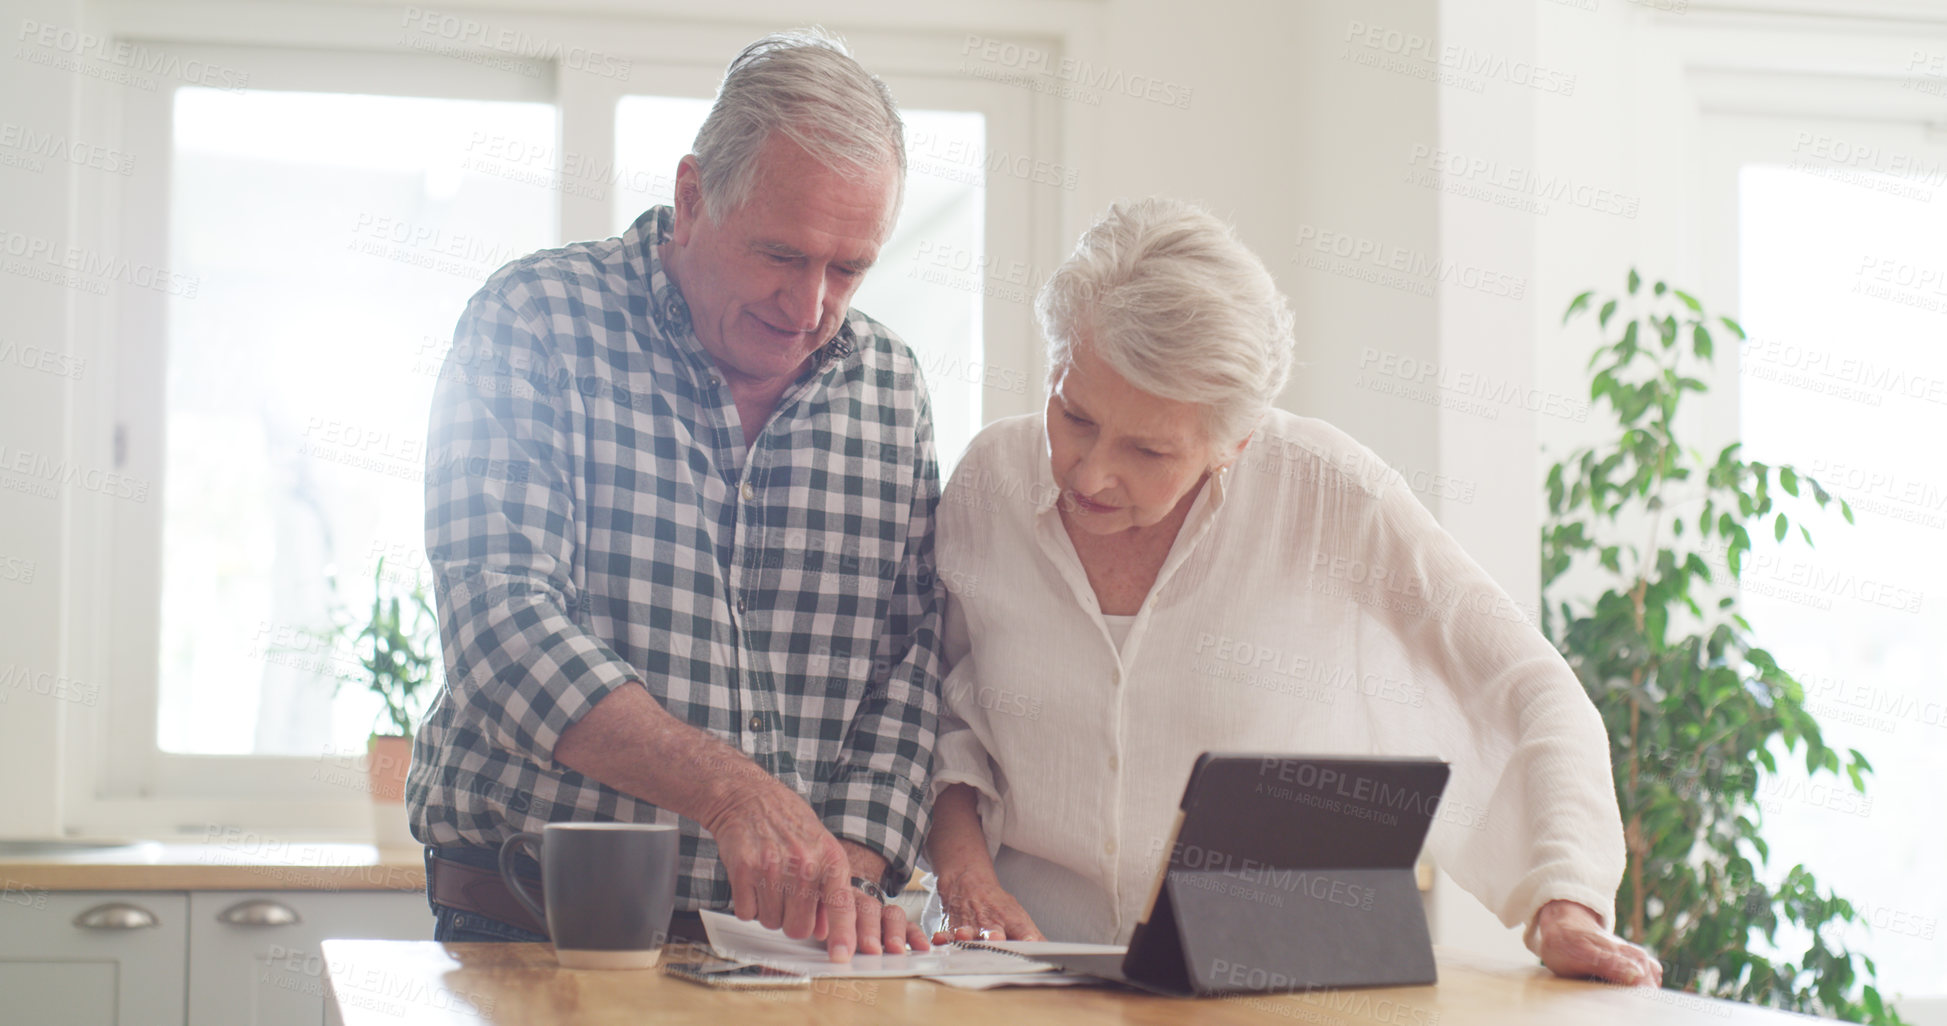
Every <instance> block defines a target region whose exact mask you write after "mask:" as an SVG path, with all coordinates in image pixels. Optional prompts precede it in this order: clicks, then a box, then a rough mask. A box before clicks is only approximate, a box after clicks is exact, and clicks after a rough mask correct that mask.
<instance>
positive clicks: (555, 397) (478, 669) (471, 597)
mask: <svg viewBox="0 0 1947 1026" xmlns="http://www.w3.org/2000/svg"><path fill="white" fill-rule="evenodd" d="M563 380H569V379H568V378H567V377H566V376H565V375H564V374H556V373H555V368H554V365H553V361H552V359H551V355H550V352H549V347H548V345H547V338H546V336H545V334H544V332H541V331H537V330H535V328H534V327H533V325H532V323H531V321H529V320H527V319H524V318H522V317H521V316H520V315H519V314H518V313H517V312H516V310H515V309H514V308H513V307H512V306H511V305H510V304H509V303H508V302H507V300H506V299H505V298H503V296H502V295H501V293H500V290H499V288H497V287H496V286H495V285H494V284H489V285H488V286H487V287H486V288H483V289H482V290H481V291H480V292H478V293H476V294H475V295H474V297H473V299H472V300H471V301H470V302H469V303H468V304H467V308H466V311H465V313H463V314H462V315H461V317H460V322H459V324H458V326H457V327H456V328H455V331H454V345H453V349H452V350H451V351H450V352H449V353H448V354H447V358H446V363H445V365H444V367H443V368H442V369H441V372H440V381H439V385H438V387H437V388H436V390H435V392H434V398H433V409H432V420H431V425H430V428H429V431H428V440H427V448H426V453H427V455H426V459H427V463H426V553H427V558H428V561H429V563H430V564H431V567H432V570H433V574H434V589H435V597H436V600H437V604H438V612H439V627H440V640H441V645H442V648H443V652H444V655H445V659H446V668H447V669H446V676H447V687H448V688H449V689H451V690H452V692H453V693H454V695H453V697H454V698H455V699H457V700H458V702H459V703H460V705H461V706H462V707H463V708H468V709H471V710H474V711H475V713H476V715H477V716H478V717H479V720H480V722H481V723H482V725H483V728H484V732H485V734H486V736H487V738H488V740H489V742H490V743H492V744H494V745H495V746H497V747H500V748H502V749H505V750H507V751H511V752H515V753H518V754H521V755H524V756H526V757H528V758H529V759H532V760H534V761H535V762H538V763H541V764H544V765H545V764H548V763H550V762H552V760H553V756H554V747H555V744H556V743H557V742H558V741H559V740H560V738H561V733H562V731H564V730H566V729H567V728H568V727H569V725H571V724H573V723H574V722H575V721H576V720H578V719H580V718H581V717H582V716H583V715H584V714H586V713H587V712H588V710H589V709H591V708H593V707H594V705H595V704H596V703H597V702H600V701H601V700H602V699H603V698H604V697H605V696H607V694H608V693H609V692H610V691H612V690H614V689H615V688H617V687H620V686H621V685H623V684H625V683H627V682H628V681H629V680H630V679H632V678H635V677H636V676H637V673H636V671H635V670H634V669H633V668H632V667H630V666H629V664H628V663H626V662H624V661H623V660H622V658H621V657H620V656H618V655H617V654H616V653H615V652H614V650H613V649H611V648H610V647H609V646H608V645H607V644H605V643H603V642H602V641H601V640H599V639H598V638H596V637H594V636H593V635H591V634H590V633H589V632H588V631H587V630H585V629H583V626H582V625H581V624H579V623H577V622H576V619H575V616H574V615H573V611H574V610H576V609H578V608H579V607H580V605H581V602H582V594H581V592H580V590H579V589H578V588H577V586H576V583H575V578H576V575H575V573H574V572H573V560H574V552H575V529H574V511H575V502H574V486H573V481H574V475H573V467H572V455H571V451H570V444H571V438H572V434H571V431H570V429H569V424H570V418H571V414H572V412H573V411H572V409H571V408H570V406H569V404H570V403H572V402H574V401H575V393H574V390H573V389H572V388H567V387H562V386H561V385H560V382H561V381H563Z"/></svg>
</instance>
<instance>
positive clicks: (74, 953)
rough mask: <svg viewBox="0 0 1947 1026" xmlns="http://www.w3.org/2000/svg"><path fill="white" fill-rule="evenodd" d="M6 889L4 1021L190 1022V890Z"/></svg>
mask: <svg viewBox="0 0 1947 1026" xmlns="http://www.w3.org/2000/svg"><path fill="white" fill-rule="evenodd" d="M0 897H4V899H5V900H3V901H0V1022H7V1023H31V1024H33V1026H183V994H184V986H185V980H184V974H183V968H184V960H183V953H184V951H185V950H186V943H185V942H186V940H187V939H188V936H189V926H188V913H189V896H188V895H186V894H182V893H167V892H162V893H158V892H145V891H124V892H116V893H103V892H80V893H64V892H49V891H42V890H32V889H15V888H12V887H9V888H7V889H6V890H5V892H4V894H0ZM422 907H423V902H422ZM312 1021H316V1020H312Z"/></svg>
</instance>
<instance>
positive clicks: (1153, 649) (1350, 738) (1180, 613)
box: [933, 411, 1623, 943]
mask: <svg viewBox="0 0 1947 1026" xmlns="http://www.w3.org/2000/svg"><path fill="white" fill-rule="evenodd" d="M1059 495H1060V489H1059V487H1058V486H1057V485H1056V483H1055V481H1054V478H1053V476H1052V473H1051V471H1050V469H1049V463H1048V447H1047V440H1046V437H1045V435H1044V433H1043V428H1042V422H1041V416H1040V415H1031V416H1024V417H1014V418H1010V419H1007V420H1002V421H998V422H996V423H994V424H992V425H990V426H988V427H987V429H986V430H984V431H982V432H981V433H980V435H979V437H977V438H975V439H974V442H973V444H972V446H971V447H969V449H968V450H967V454H966V456H965V457H964V458H963V459H962V460H961V462H960V465H959V468H958V469H957V470H956V471H955V473H954V475H953V479H952V481H951V482H950V483H949V484H948V486H947V488H946V491H945V493H944V495H943V496H942V498H941V502H940V518H939V529H938V535H937V545H938V562H939V569H940V575H941V577H942V578H943V579H944V580H945V581H946V583H947V587H948V601H947V613H946V638H945V643H946V659H947V665H948V666H949V667H950V670H949V672H948V675H947V678H946V682H945V685H944V694H945V699H946V707H947V713H946V715H945V716H944V717H943V720H942V723H941V728H940V729H941V736H940V742H939V747H938V748H937V750H936V755H935V771H936V776H935V778H934V782H933V793H934V795H935V796H937V795H938V794H939V792H940V791H941V790H943V789H944V788H945V787H946V786H947V785H950V784H955V783H964V784H968V785H971V786H972V787H974V788H975V789H977V790H978V791H979V793H980V798H979V808H980V814H981V820H982V823H983V825H984V829H985V832H986V836H987V842H988V850H989V852H990V853H992V854H994V855H995V869H996V871H997V873H998V875H999V878H1000V882H1001V884H1002V885H1003V886H1004V887H1006V888H1007V889H1008V891H1009V892H1011V893H1012V894H1013V895H1014V896H1015V897H1016V898H1017V899H1018V900H1020V902H1021V903H1022V905H1023V906H1024V907H1025V908H1026V909H1027V911H1028V913H1029V914H1030V915H1032V916H1033V917H1034V920H1035V923H1036V925H1038V926H1039V927H1040V928H1041V930H1042V932H1043V933H1045V934H1046V935H1047V936H1049V937H1050V938H1052V939H1058V940H1077V941H1100V942H1115V943H1126V942H1127V941H1128V939H1129V935H1130V933H1131V932H1132V931H1133V930H1134V929H1135V925H1136V923H1137V921H1138V920H1139V919H1140V918H1141V916H1142V914H1143V912H1144V910H1145V905H1146V903H1147V901H1148V898H1149V890H1150V884H1151V881H1152V880H1153V879H1154V876H1155V872H1156V868H1157V865H1158V863H1159V862H1160V861H1161V860H1162V858H1163V856H1164V854H1165V852H1164V848H1165V846H1166V845H1167V844H1168V843H1169V839H1170V833H1171V829H1172V827H1173V825H1174V821H1175V812H1176V804H1177V801H1178V799H1179V798H1181V796H1182V792H1183V785H1184V783H1185V781H1186V780H1187V779H1188V776H1189V772H1190V767H1191V764H1192V763H1193V762H1194V761H1195V759H1196V757H1197V755H1198V754H1199V753H1202V752H1204V751H1207V750H1218V751H1246V752H1276V751H1284V752H1294V753H1303V754H1314V755H1326V754H1338V755H1346V754H1361V755H1363V754H1387V755H1431V756H1437V757H1439V758H1443V759H1446V760H1448V761H1449V762H1451V763H1452V764H1453V771H1452V777H1451V780H1450V783H1449V785H1448V788H1447V792H1446V794H1445V796H1444V797H1443V798H1442V800H1441V802H1440V806H1439V811H1438V814H1437V816H1436V819H1435V822H1434V825H1433V829H1432V831H1431V833H1430V834H1429V836H1428V840H1427V845H1428V850H1429V851H1430V853H1431V854H1432V856H1433V858H1434V859H1435V861H1437V862H1438V863H1439V865H1440V866H1441V867H1442V868H1443V869H1445V870H1446V871H1447V872H1448V873H1449V874H1451V875H1452V876H1453V878H1454V879H1455V880H1456V881H1457V882H1459V883H1460V885H1461V886H1463V887H1465V888H1466V889H1467V890H1468V891H1470V892H1471V893H1473V894H1474V895H1475V896H1476V897H1478V898H1479V899H1480V900H1481V901H1482V902H1483V903H1484V904H1485V905H1486V906H1487V907H1488V908H1489V909H1490V910H1492V911H1493V912H1494V913H1495V914H1496V915H1497V916H1499V917H1500V919H1501V921H1502V922H1503V923H1504V924H1506V925H1509V926H1514V925H1517V924H1519V923H1523V922H1525V921H1527V920H1528V919H1529V918H1530V917H1531V916H1532V915H1533V913H1534V912H1535V910H1536V909H1538V908H1540V907H1541V906H1542V905H1543V904H1545V903H1547V902H1549V901H1552V900H1555V899H1558V898H1559V899H1567V900H1570V901H1576V902H1580V903H1581V904H1583V905H1587V906H1588V907H1589V908H1591V909H1594V910H1595V911H1596V912H1597V913H1598V914H1600V915H1601V916H1602V917H1603V922H1604V923H1605V924H1613V922H1614V903H1615V893H1616V888H1617V885H1618V884H1619V883H1620V882H1621V880H1622V871H1623V835H1622V822H1621V816H1620V814H1619V812H1618V810H1617V806H1616V796H1615V790H1614V787H1613V784H1612V778H1611V776H1610V765H1609V747H1608V742H1607V739H1606V736H1605V734H1604V732H1603V726H1602V721H1601V718H1600V717H1599V716H1598V715H1597V713H1596V710H1595V707H1594V706H1593V705H1592V704H1591V703H1590V702H1589V700H1588V697H1587V696H1586V695H1585V694H1584V693H1583V691H1582V687H1581V685H1580V683H1579V682H1578V681H1577V680H1576V678H1575V675H1574V673H1573V672H1572V671H1571V670H1570V669H1569V668H1568V665H1567V664H1566V663H1565V662H1564V661H1563V660H1562V657H1561V655H1560V654H1559V653H1557V652H1556V651H1555V649H1554V648H1553V646H1551V645H1550V644H1549V643H1548V641H1547V639H1546V638H1544V637H1543V636H1542V635H1541V633H1540V632H1539V631H1537V630H1536V629H1535V628H1534V627H1533V626H1531V625H1530V624H1529V623H1528V622H1527V620H1526V619H1525V618H1524V617H1523V615H1522V613H1521V611H1520V609H1519V608H1518V607H1517V606H1516V604H1515V603H1514V601H1513V600H1512V599H1510V598H1509V597H1508V595H1507V593H1506V592H1505V591H1503V590H1502V589H1501V588H1500V587H1499V586H1498V585H1496V584H1495V583H1494V581H1493V579H1492V578H1490V577H1489V576H1488V575H1487V573H1486V572H1485V571H1484V570H1482V569H1481V568H1480V567H1479V566H1478V565H1477V564H1475V563H1474V561H1473V560H1472V559H1470V558H1469V557H1468V556H1467V554H1466V553H1465V552H1464V551H1462V549H1461V547H1460V545H1459V543H1457V542H1455V541H1454V539H1453V538H1452V536H1450V535H1448V534H1447V532H1446V531H1445V530H1444V529H1442V528H1441V527H1440V525H1439V524H1438V523H1436V522H1435V521H1434V519H1433V517H1432V515H1431V514H1429V513H1428V512H1427V510H1426V508H1425V507H1423V506H1421V505H1420V503H1419V501H1418V500H1417V499H1415V498H1414V496H1413V494H1412V493H1411V492H1410V491H1409V490H1408V488H1407V486H1406V484H1405V482H1404V481H1403V480H1402V479H1401V478H1400V476H1399V475H1398V474H1397V473H1396V472H1394V471H1393V470H1392V469H1391V468H1390V467H1388V466H1387V465H1386V464H1385V462H1384V461H1382V460H1380V459H1379V457H1378V456H1377V455H1375V454H1374V453H1373V452H1372V451H1371V450H1369V449H1367V448H1366V447H1364V446H1363V445H1360V444H1359V443H1358V442H1356V441H1354V440H1353V439H1352V438H1351V437H1350V436H1348V435H1346V434H1345V433H1344V432H1342V431H1339V430H1338V429H1337V428H1334V427H1332V426H1331V425H1329V424H1326V423H1325V422H1323V421H1319V420H1314V419H1310V418H1304V417H1299V416H1296V415H1293V414H1290V413H1286V412H1284V411H1273V412H1272V413H1271V414H1270V415H1269V416H1268V417H1267V419H1266V421H1265V422H1264V424H1263V425H1262V426H1261V427H1260V428H1259V429H1258V431H1257V433H1256V434H1255V435H1254V436H1253V438H1252V440H1251V442H1250V445H1249V446H1248V447H1247V448H1246V449H1245V451H1244V455H1243V457H1242V458H1241V459H1240V460H1238V462H1237V463H1236V464H1235V465H1234V466H1233V467H1232V468H1230V469H1229V470H1227V471H1225V472H1222V473H1220V474H1217V475H1213V476H1212V477H1211V478H1210V480H1209V482H1208V484H1207V485H1206V486H1205V487H1204V489H1203V491H1202V492H1201V493H1200V494H1199V495H1198V496H1197V498H1196V500H1195V502H1194V504H1193V505H1192V507H1191V509H1190V514H1189V517H1188V519H1187V520H1186V521H1185V522H1184V525H1183V528H1182V531H1181V533H1180V534H1179V535H1178V537H1177V539H1176V542H1175V545H1174V547H1172V548H1171V550H1170V553H1169V556H1168V558H1167V559H1166V560H1165V562H1164V564H1163V568H1162V571H1161V573H1160V574H1158V576H1157V579H1156V584H1155V585H1154V587H1152V588H1151V590H1150V593H1149V596H1148V598H1147V599H1145V600H1144V602H1143V605H1142V608H1141V610H1140V611H1139V612H1138V613H1137V614H1136V615H1135V617H1134V620H1133V622H1132V623H1131V624H1130V625H1129V630H1128V635H1127V637H1126V639H1118V638H1117V637H1116V636H1115V634H1116V632H1115V631H1114V630H1113V629H1112V628H1111V625H1110V623H1109V622H1108V621H1107V620H1106V619H1105V618H1104V617H1103V616H1102V614H1101V613H1100V612H1099V611H1098V609H1097V604H1096V600H1095V593H1094V590H1093V589H1092V588H1090V587H1089V583H1088V577H1087V574H1086V573H1085V572H1084V571H1083V569H1082V564H1081V561H1080V560H1079V558H1078V557H1077V556H1076V554H1075V549H1074V546H1073V545H1072V544H1071V543H1070V541H1069V539H1068V535H1067V532H1066V531H1065V530H1064V529H1063V528H1062V525H1061V516H1060V513H1059V512H1058V511H1057V510H1056V509H1055V500H1056V499H1057V498H1058V497H1059Z"/></svg>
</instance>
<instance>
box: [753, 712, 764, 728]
mask: <svg viewBox="0 0 1947 1026" xmlns="http://www.w3.org/2000/svg"><path fill="white" fill-rule="evenodd" d="M750 729H752V730H763V729H764V717H763V716H761V715H760V716H752V717H751V718H750Z"/></svg>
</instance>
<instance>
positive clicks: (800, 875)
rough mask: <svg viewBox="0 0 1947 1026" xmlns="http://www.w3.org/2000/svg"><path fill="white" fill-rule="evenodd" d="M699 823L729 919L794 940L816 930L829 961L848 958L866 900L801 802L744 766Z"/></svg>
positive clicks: (839, 852)
mask: <svg viewBox="0 0 1947 1026" xmlns="http://www.w3.org/2000/svg"><path fill="white" fill-rule="evenodd" d="M699 822H700V823H702V825H703V828H704V829H706V830H708V831H710V835H711V836H712V837H714V838H716V841H717V853H718V855H719V856H720V857H721V858H722V859H723V866H724V869H725V870H726V871H727V872H728V873H729V875H730V897H731V904H732V906H733V907H734V909H735V911H736V913H737V918H739V919H744V920H750V919H755V920H757V921H758V922H760V923H762V924H764V925H765V926H767V927H770V928H772V929H777V928H780V927H781V928H783V930H784V934H785V936H787V937H791V938H794V939H798V940H802V939H804V938H806V937H810V936H813V935H814V933H816V934H817V935H818V936H820V937H821V938H822V939H823V940H824V942H825V950H826V951H827V952H828V953H829V954H830V955H831V960H832V961H834V962H849V961H851V959H852V951H853V945H854V942H855V941H856V940H857V938H858V934H859V928H858V918H857V906H858V905H859V903H860V902H863V901H869V900H870V899H868V898H866V897H865V895H863V894H860V893H859V892H857V891H855V890H853V889H852V869H851V862H850V860H849V859H847V857H846V854H845V849H844V847H842V846H841V845H840V844H839V843H838V838H836V837H833V836H832V835H831V832H830V831H828V830H826V829H825V824H823V823H821V822H819V820H818V814H817V813H815V812H813V811H812V809H811V806H810V805H809V804H807V803H806V802H805V800H804V799H803V798H800V797H799V796H798V795H797V794H795V793H794V792H792V791H791V789H790V788H787V787H785V786H784V785H783V784H781V783H778V781H777V780H776V778H774V777H771V776H770V775H769V774H767V773H764V772H763V771H762V770H758V769H756V767H755V766H752V772H750V773H748V774H746V775H745V776H744V785H743V786H742V787H739V788H736V789H735V790H733V791H731V792H730V793H729V794H728V795H727V796H726V797H725V799H724V801H723V804H722V805H721V807H720V808H718V809H715V810H713V811H712V812H711V813H710V814H709V815H708V817H707V818H702V819H699ZM875 904H876V903H875ZM827 913H829V914H827Z"/></svg>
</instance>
